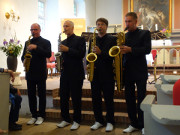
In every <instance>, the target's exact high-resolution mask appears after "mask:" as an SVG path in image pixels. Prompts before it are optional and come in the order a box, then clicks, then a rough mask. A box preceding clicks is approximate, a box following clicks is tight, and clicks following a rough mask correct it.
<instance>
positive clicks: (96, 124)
mask: <svg viewBox="0 0 180 135" xmlns="http://www.w3.org/2000/svg"><path fill="white" fill-rule="evenodd" d="M102 126H103V125H102V124H101V123H99V122H97V121H96V122H95V123H94V125H93V126H92V127H91V129H92V130H96V129H98V128H100V127H102Z"/></svg>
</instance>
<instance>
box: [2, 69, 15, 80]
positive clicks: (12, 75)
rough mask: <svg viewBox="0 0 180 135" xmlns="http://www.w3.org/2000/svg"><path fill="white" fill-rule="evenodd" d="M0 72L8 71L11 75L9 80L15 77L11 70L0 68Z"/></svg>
mask: <svg viewBox="0 0 180 135" xmlns="http://www.w3.org/2000/svg"><path fill="white" fill-rule="evenodd" d="M0 72H1V73H9V74H10V76H11V77H12V79H11V81H12V82H14V79H15V77H14V73H13V71H12V70H9V69H4V68H0Z"/></svg>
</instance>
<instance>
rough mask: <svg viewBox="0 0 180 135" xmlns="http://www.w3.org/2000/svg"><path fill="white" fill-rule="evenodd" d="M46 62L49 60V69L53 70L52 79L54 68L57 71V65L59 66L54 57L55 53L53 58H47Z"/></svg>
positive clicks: (52, 55) (52, 54)
mask: <svg viewBox="0 0 180 135" xmlns="http://www.w3.org/2000/svg"><path fill="white" fill-rule="evenodd" d="M46 60H47V69H50V70H51V78H52V73H53V68H55V69H56V64H57V63H55V61H56V59H55V56H54V52H52V53H51V57H50V58H47V59H46ZM47 73H48V72H47Z"/></svg>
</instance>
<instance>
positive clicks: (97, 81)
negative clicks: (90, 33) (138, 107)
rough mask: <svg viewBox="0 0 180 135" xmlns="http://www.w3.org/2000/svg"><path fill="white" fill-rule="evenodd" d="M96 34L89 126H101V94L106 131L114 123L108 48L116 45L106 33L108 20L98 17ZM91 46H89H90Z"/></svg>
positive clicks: (112, 37)
mask: <svg viewBox="0 0 180 135" xmlns="http://www.w3.org/2000/svg"><path fill="white" fill-rule="evenodd" d="M96 28H97V31H98V36H97V37H96V46H95V47H94V49H93V52H94V53H96V54H97V60H96V61H95V62H94V76H93V81H92V82H91V90H92V103H93V111H94V116H95V120H96V122H95V123H94V125H93V126H92V127H91V129H92V130H96V129H98V128H100V127H102V126H103V125H104V124H105V123H104V118H103V115H102V95H101V93H103V95H104V101H105V105H106V111H107V113H106V122H107V125H106V132H110V131H112V130H113V125H114V101H113V97H114V86H115V81H114V73H113V58H112V57H111V56H109V49H110V48H111V47H112V46H114V45H116V44H117V43H116V37H114V36H111V35H108V34H107V33H106V31H107V28H108V20H107V19H105V18H99V19H97V21H96ZM90 48H91V47H90Z"/></svg>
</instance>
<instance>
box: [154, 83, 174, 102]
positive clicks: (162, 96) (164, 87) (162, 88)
mask: <svg viewBox="0 0 180 135" xmlns="http://www.w3.org/2000/svg"><path fill="white" fill-rule="evenodd" d="M173 86H174V84H163V83H162V81H161V80H158V81H157V82H156V84H155V87H156V89H157V103H158V104H165V105H172V104H173Z"/></svg>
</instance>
